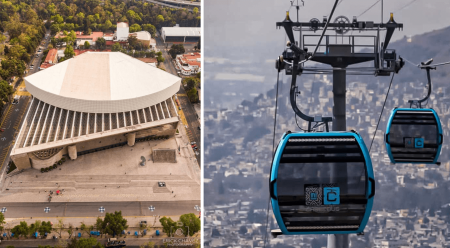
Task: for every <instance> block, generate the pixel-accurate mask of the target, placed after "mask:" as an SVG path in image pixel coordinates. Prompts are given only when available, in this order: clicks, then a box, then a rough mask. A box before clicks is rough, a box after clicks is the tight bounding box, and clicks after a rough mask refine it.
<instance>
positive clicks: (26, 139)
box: [23, 100, 41, 147]
mask: <svg viewBox="0 0 450 248" xmlns="http://www.w3.org/2000/svg"><path fill="white" fill-rule="evenodd" d="M38 101H39V100H38ZM39 106H41V101H39V103H38V105H37V108H36V112H34V115H33V119H32V120H31V124H30V129H28V133H27V137H26V138H25V143H23V146H24V147H25V146H26V145H27V141H28V137H29V135H30V132H31V128H32V127H33V123H34V119H35V118H36V114H37V111H38V110H39ZM31 143H33V142H31Z"/></svg>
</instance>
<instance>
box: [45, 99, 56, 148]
mask: <svg viewBox="0 0 450 248" xmlns="http://www.w3.org/2000/svg"><path fill="white" fill-rule="evenodd" d="M55 113H56V107H55V108H54V109H53V116H52V121H51V122H50V128H49V129H48V133H47V138H46V139H45V143H47V142H48V138H49V137H50V132H51V131H52V127H53V120H54V119H55Z"/></svg>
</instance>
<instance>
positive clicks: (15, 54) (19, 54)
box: [8, 44, 29, 61]
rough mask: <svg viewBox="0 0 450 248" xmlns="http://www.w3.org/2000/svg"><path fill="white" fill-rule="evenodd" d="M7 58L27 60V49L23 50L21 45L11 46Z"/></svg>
mask: <svg viewBox="0 0 450 248" xmlns="http://www.w3.org/2000/svg"><path fill="white" fill-rule="evenodd" d="M8 57H9V58H16V59H22V60H24V58H26V57H28V58H29V56H28V53H27V49H25V47H23V46H22V45H18V44H16V45H14V46H11V47H10V48H9V52H8ZM28 61H29V60H28Z"/></svg>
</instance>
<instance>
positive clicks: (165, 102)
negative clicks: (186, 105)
mask: <svg viewBox="0 0 450 248" xmlns="http://www.w3.org/2000/svg"><path fill="white" fill-rule="evenodd" d="M164 104H165V105H166V109H167V113H168V114H169V118H171V117H172V116H171V115H170V111H169V107H167V101H164Z"/></svg>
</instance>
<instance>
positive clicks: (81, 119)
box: [78, 112, 83, 137]
mask: <svg viewBox="0 0 450 248" xmlns="http://www.w3.org/2000/svg"><path fill="white" fill-rule="evenodd" d="M82 126H83V112H80V127H79V128H78V137H80V136H81V129H82Z"/></svg>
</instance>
